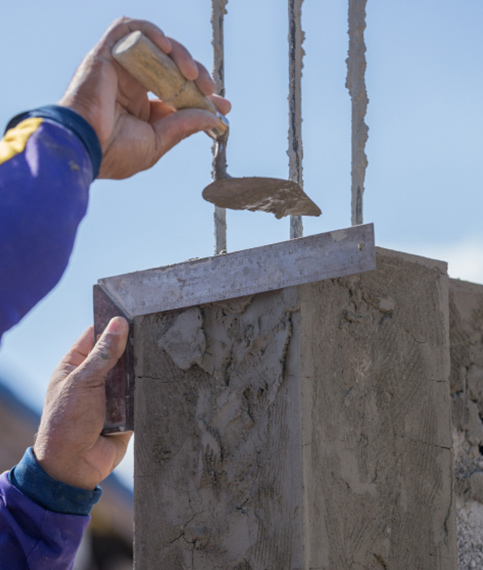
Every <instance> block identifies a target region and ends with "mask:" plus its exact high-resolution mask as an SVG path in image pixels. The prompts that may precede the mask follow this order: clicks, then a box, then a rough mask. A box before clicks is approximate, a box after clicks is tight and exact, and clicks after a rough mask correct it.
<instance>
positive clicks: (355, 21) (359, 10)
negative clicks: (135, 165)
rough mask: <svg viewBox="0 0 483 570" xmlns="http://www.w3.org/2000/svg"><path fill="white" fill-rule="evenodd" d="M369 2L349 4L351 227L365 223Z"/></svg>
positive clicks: (360, 1)
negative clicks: (367, 19)
mask: <svg viewBox="0 0 483 570" xmlns="http://www.w3.org/2000/svg"><path fill="white" fill-rule="evenodd" d="M366 3H367V0H349V32H348V34H349V57H348V58H347V81H346V87H347V89H348V90H349V93H350V96H351V102H352V172H351V177H352V183H351V186H352V188H351V192H352V206H351V209H352V217H351V220H352V225H353V226H356V225H358V224H362V223H363V219H364V218H363V202H362V197H363V194H364V180H365V177H366V168H367V155H366V150H365V149H366V142H367V138H368V132H369V127H368V126H367V125H366V123H365V116H366V112H367V104H368V103H369V99H368V98H367V91H366V82H365V73H366V56H365V53H366V44H365V42H364V30H365V27H366Z"/></svg>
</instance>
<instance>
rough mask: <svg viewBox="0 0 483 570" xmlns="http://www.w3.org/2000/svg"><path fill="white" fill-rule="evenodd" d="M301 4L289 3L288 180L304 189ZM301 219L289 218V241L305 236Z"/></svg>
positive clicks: (298, 1) (296, 217) (297, 217)
mask: <svg viewBox="0 0 483 570" xmlns="http://www.w3.org/2000/svg"><path fill="white" fill-rule="evenodd" d="M302 2H303V0H288V21H289V33H288V41H289V95H288V103H289V128H288V150H287V154H288V158H289V178H290V180H292V181H293V182H296V183H297V184H298V185H299V186H300V188H303V187H304V186H303V169H302V160H303V147H302V67H303V56H304V51H303V48H302V44H303V41H304V37H305V35H304V32H303V31H302V23H301V21H302ZM303 232H304V229H303V223H302V218H301V216H298V215H295V216H293V215H292V216H291V218H290V239H293V238H298V237H302V236H303Z"/></svg>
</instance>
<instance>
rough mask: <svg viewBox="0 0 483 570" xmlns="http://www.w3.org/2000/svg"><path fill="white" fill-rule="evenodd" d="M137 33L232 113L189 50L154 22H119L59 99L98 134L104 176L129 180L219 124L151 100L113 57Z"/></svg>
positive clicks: (206, 116) (198, 113) (204, 113)
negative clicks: (125, 39) (185, 141)
mask: <svg viewBox="0 0 483 570" xmlns="http://www.w3.org/2000/svg"><path fill="white" fill-rule="evenodd" d="M136 30H140V31H141V32H143V33H144V34H145V35H146V36H148V37H149V39H150V40H151V41H152V42H153V43H155V44H156V45H157V46H158V47H159V48H160V49H161V50H162V51H163V52H164V53H167V54H169V55H170V57H171V58H172V59H173V60H174V62H175V63H176V65H177V66H178V68H179V70H180V71H181V73H182V74H183V75H184V76H185V77H186V79H191V80H194V81H195V82H196V84H197V85H198V87H199V89H200V90H201V92H202V93H203V94H204V95H207V96H209V97H210V98H211V100H212V101H213V103H214V104H215V106H216V107H217V108H218V110H219V111H220V112H221V113H223V114H226V113H227V112H228V111H229V110H230V103H229V102H228V101H227V100H226V99H224V98H223V97H219V96H216V95H213V92H214V90H215V85H214V83H213V80H212V79H211V77H210V75H209V73H208V71H207V70H206V69H205V68H204V67H203V66H202V65H201V64H200V63H198V62H196V61H195V60H194V59H193V58H192V57H191V55H190V54H189V52H188V51H187V49H186V48H185V47H184V46H182V45H181V44H180V43H178V42H177V41H175V40H173V39H171V38H167V37H166V36H165V35H164V34H163V32H162V31H161V30H160V29H159V28H157V27H156V26H155V25H154V24H151V23H149V22H146V21H142V20H132V19H129V18H122V19H121V20H118V21H116V22H114V24H112V26H111V27H110V28H109V29H108V30H107V32H106V33H105V34H104V36H103V38H102V39H101V40H100V42H99V43H98V44H97V45H96V46H95V47H94V48H93V49H92V51H91V52H90V53H89V54H88V55H87V56H86V57H85V59H84V61H83V62H82V63H81V65H80V67H79V69H78V70H77V71H76V73H75V75H74V78H73V79H72V81H71V83H70V85H69V87H68V88H67V91H66V93H65V94H64V96H63V97H62V99H61V100H60V101H59V104H60V105H63V106H65V107H70V108H71V109H73V110H74V111H77V112H78V113H79V114H80V115H82V116H83V117H84V118H85V119H86V120H87V121H88V122H89V123H90V124H91V125H92V127H93V128H94V130H95V131H96V133H97V136H98V137H99V140H100V142H101V146H102V151H103V160H102V164H101V169H100V173H99V177H100V178H115V179H120V178H127V177H129V176H132V175H133V174H135V173H136V172H139V171H141V170H146V169H147V168H150V167H151V166H153V165H154V164H155V163H156V162H157V161H158V160H159V159H160V158H161V156H163V154H165V153H166V152H167V151H168V150H169V149H170V148H172V147H173V146H174V145H176V144H177V143H178V142H179V141H180V140H182V139H184V138H185V137H187V136H189V135H191V134H193V133H196V132H198V131H202V130H206V129H209V128H213V127H215V126H216V125H217V119H216V118H215V116H214V115H213V114H212V113H209V112H207V111H201V110H198V109H184V110H180V111H173V110H172V109H171V108H170V107H168V106H167V105H165V104H164V103H163V102H162V101H160V100H150V99H148V95H147V92H146V90H145V89H144V88H143V86H142V85H141V84H140V83H139V82H138V81H137V80H135V79H134V78H133V77H132V75H130V74H129V73H128V72H127V71H126V70H125V69H124V68H123V67H122V66H121V65H120V64H119V63H118V62H117V61H115V60H114V59H113V57H112V50H113V48H114V46H115V45H116V43H117V42H118V41H119V40H120V39H122V38H123V37H124V36H126V35H127V34H129V33H130V32H134V31H136Z"/></svg>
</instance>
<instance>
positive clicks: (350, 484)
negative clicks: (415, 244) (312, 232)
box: [300, 250, 456, 570]
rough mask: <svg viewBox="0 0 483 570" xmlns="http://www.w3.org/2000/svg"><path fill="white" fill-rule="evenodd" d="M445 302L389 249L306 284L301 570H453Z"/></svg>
mask: <svg viewBox="0 0 483 570" xmlns="http://www.w3.org/2000/svg"><path fill="white" fill-rule="evenodd" d="M447 295H448V278H447V276H446V267H445V264H442V263H440V262H434V261H431V260H425V259H421V258H416V257H412V256H407V255H404V254H399V253H396V252H390V251H387V250H379V251H378V258H377V269H376V271H373V272H370V273H366V274H364V275H360V276H356V277H352V278H347V279H341V280H339V282H335V283H331V282H329V281H325V282H319V283H317V284H315V285H313V286H310V287H305V288H303V289H302V291H301V301H300V302H301V307H302V308H303V309H302V313H301V322H302V323H303V327H302V335H301V344H302V348H301V352H302V362H303V378H304V383H303V390H304V395H303V413H302V417H303V438H304V439H303V449H304V458H303V460H304V487H305V490H306V493H305V497H304V499H305V502H304V518H305V531H304V537H305V540H306V545H305V549H306V561H305V563H306V566H305V568H312V569H315V568H317V569H319V568H320V569H330V570H335V569H337V570H339V569H340V570H347V569H354V570H355V569H357V570H362V569H377V570H379V569H380V570H383V569H388V570H399V569H400V570H403V569H404V570H409V569H410V570H416V569H420V570H431V569H433V568H434V569H436V568H438V569H442V568H445V569H451V570H454V568H455V563H456V556H455V555H456V552H455V526H454V525H455V523H454V516H455V511H454V504H453V500H452V466H453V457H452V449H451V447H452V441H451V428H450V403H449V386H448V376H449V351H448V348H449V346H448V315H447V303H448V296H447Z"/></svg>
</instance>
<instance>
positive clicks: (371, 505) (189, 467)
mask: <svg viewBox="0 0 483 570" xmlns="http://www.w3.org/2000/svg"><path fill="white" fill-rule="evenodd" d="M135 321H136V322H135V328H136V332H135V336H136V338H138V339H139V343H137V345H136V351H135V352H136V361H137V364H136V377H137V384H136V414H135V418H136V447H135V509H136V513H135V518H136V523H135V529H136V530H135V532H136V537H135V548H136V568H142V569H145V568H159V567H166V568H176V569H180V570H184V569H186V570H187V569H196V570H227V569H231V570H242V569H243V570H256V569H270V570H272V569H284V570H300V569H302V568H307V569H308V568H313V569H315V568H317V569H322V570H329V569H330V570H347V569H348V568H354V569H356V568H360V569H362V568H371V569H374V570H376V569H381V570H382V569H384V568H390V569H391V570H408V569H417V568H421V569H423V568H424V570H455V567H456V548H455V545H456V540H455V509H454V494H453V492H452V481H453V458H452V449H451V446H452V444H451V425H450V399H449V338H448V278H447V275H446V266H445V264H443V263H441V262H436V261H433V260H425V259H421V258H416V257H413V256H407V255H404V254H399V253H396V252H390V251H387V250H379V251H378V263H377V269H376V270H375V271H371V272H369V273H366V274H364V275H359V276H354V277H347V278H339V279H335V280H325V281H321V282H316V283H311V284H307V285H301V286H299V287H290V288H286V289H282V290H278V291H271V292H267V293H261V294H258V295H254V296H247V297H244V298H240V299H236V300H233V301H220V302H216V303H211V304H207V305H202V306H198V307H191V308H187V309H184V310H181V311H170V312H166V313H163V314H156V315H150V316H147V317H143V318H142V319H136V320H135Z"/></svg>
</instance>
